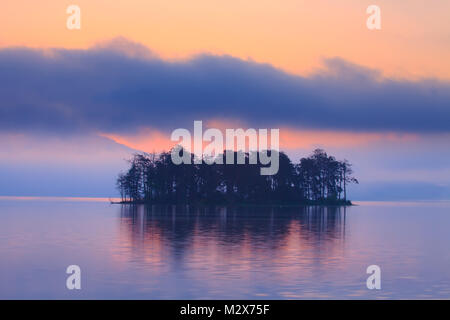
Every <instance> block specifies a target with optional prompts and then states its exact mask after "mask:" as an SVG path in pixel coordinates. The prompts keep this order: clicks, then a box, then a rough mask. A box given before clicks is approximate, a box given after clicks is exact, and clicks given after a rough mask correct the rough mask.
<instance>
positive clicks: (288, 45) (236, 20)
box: [0, 0, 450, 79]
mask: <svg viewBox="0 0 450 320" xmlns="http://www.w3.org/2000/svg"><path fill="white" fill-rule="evenodd" d="M281 3H282V4H281ZM70 4H77V5H79V6H80V8H81V30H72V31H70V30H68V29H67V28H66V19H67V17H68V14H66V8H67V6H68V5H70ZM371 4H377V5H379V6H380V7H381V16H382V30H379V31H370V30H368V29H367V28H366V19H367V17H368V15H367V14H366V12H365V11H366V8H367V6H368V5H371ZM449 12H450V1H445V0H428V1H425V0H409V1H394V0H376V1H363V0H340V1H334V0H315V1H306V0H284V1H282V2H280V1H273V0H258V1H250V0H249V1H237V0H228V1H224V0H195V1H185V0H170V1H167V0H126V1H125V0H115V1H111V0H70V1H66V0H40V1H34V0H15V1H8V2H3V3H2V5H1V9H0V46H1V47H7V46H31V47H65V48H87V47H90V46H92V45H94V44H95V43H97V42H99V41H105V40H108V39H111V38H114V37H117V36H124V37H126V38H129V39H131V40H133V41H137V42H140V43H143V44H144V45H146V46H148V47H150V48H151V49H152V50H154V51H156V52H157V53H158V54H160V55H161V56H163V57H165V58H185V57H188V56H190V55H192V54H195V53H199V52H205V51H206V52H212V53H217V54H224V53H226V54H231V55H233V56H237V57H241V58H245V59H246V58H250V59H253V60H255V61H258V62H267V63H271V64H273V65H274V66H276V67H280V68H282V69H284V70H287V71H289V72H293V73H298V74H305V73H308V72H310V71H312V70H313V69H315V68H317V67H319V66H320V61H321V59H322V58H324V57H334V56H339V57H342V58H344V59H347V60H350V61H352V62H355V63H358V64H362V65H365V66H369V67H373V68H378V69H381V70H383V72H384V73H385V74H386V75H388V76H396V77H407V78H415V77H423V76H427V77H439V78H444V79H450V19H448V14H449Z"/></svg>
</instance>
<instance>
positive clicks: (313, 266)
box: [0, 197, 450, 299]
mask: <svg viewBox="0 0 450 320" xmlns="http://www.w3.org/2000/svg"><path fill="white" fill-rule="evenodd" d="M449 209H450V203H449V202H416V203H396V202H360V203H358V205H357V206H353V207H347V208H339V207H328V208H323V207H308V208H305V207H265V206H262V207H245V208H229V207H228V208H226V207H187V206H143V205H140V206H130V205H111V204H109V203H108V201H107V199H83V198H78V199H68V198H65V199H56V198H51V199H45V198H5V197H3V198H0V257H1V259H0V298H2V299H17V298H18V299H30V298H31V299H37V298H44V299H56V298H62V299H79V298H87V299H97V298H98V299H117V298H125V299H128V298H129V299H254V298H255V299H302V298H314V299H323V298H332V299H338V298H344V299H361V298H369V299H385V298H395V299H404V298H444V299H448V298H450V250H449V248H448V246H449V244H450V232H449V230H450V210H449ZM72 264H76V265H79V266H80V268H81V270H82V289H81V290H68V289H67V288H66V278H67V276H68V275H67V274H66V273H65V271H66V268H67V266H69V265H72ZM373 264H376V265H379V266H380V267H381V272H382V288H381V290H368V289H367V287H366V279H367V277H368V275H367V274H366V268H367V267H368V266H369V265H373Z"/></svg>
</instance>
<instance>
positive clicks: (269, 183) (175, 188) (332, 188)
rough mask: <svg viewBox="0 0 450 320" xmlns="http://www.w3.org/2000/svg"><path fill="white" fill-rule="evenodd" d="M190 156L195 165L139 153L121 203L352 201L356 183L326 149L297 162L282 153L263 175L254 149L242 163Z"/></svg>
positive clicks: (123, 184) (124, 181)
mask: <svg viewBox="0 0 450 320" xmlns="http://www.w3.org/2000/svg"><path fill="white" fill-rule="evenodd" d="M182 152H187V151H186V150H183V151H182ZM268 152H276V151H268ZM238 153H243V152H241V151H239V152H234V157H235V160H236V159H237V158H238V156H239V155H238ZM256 153H257V152H256ZM189 155H190V157H191V159H192V161H191V163H192V164H183V163H182V164H179V165H176V164H174V163H173V162H172V159H171V152H163V153H161V154H158V155H157V154H146V153H139V154H135V155H134V156H133V158H132V159H131V160H129V163H130V167H129V169H128V171H127V172H124V173H120V174H119V176H118V178H117V188H118V190H119V192H120V195H121V198H122V202H131V203H171V204H199V203H200V204H201V203H210V204H211V203H212V204H233V203H236V204H239V203H254V204H350V202H349V201H348V200H347V186H348V184H350V183H358V180H357V179H356V178H354V177H353V176H352V174H353V170H352V165H351V164H350V163H349V162H348V161H347V160H344V161H338V160H336V159H335V157H333V156H329V155H328V154H327V153H326V152H325V151H324V150H322V149H316V150H314V151H313V153H312V154H311V155H310V156H309V157H306V158H301V159H300V161H299V162H298V163H292V161H291V160H290V159H289V157H288V156H287V155H286V154H285V153H283V152H279V170H278V173H277V174H275V175H271V176H264V175H261V174H260V168H261V167H262V166H263V165H261V164H260V161H259V159H258V162H257V164H249V161H248V159H249V157H251V156H252V154H251V153H244V157H245V159H246V161H245V163H244V164H236V163H237V162H236V161H234V164H217V163H212V164H210V163H205V162H204V161H202V162H201V163H199V164H195V163H196V162H195V161H194V158H195V155H194V154H189ZM253 156H256V157H258V156H259V154H258V153H257V154H256V155H253ZM219 157H225V156H224V155H219ZM223 163H225V160H224V161H223Z"/></svg>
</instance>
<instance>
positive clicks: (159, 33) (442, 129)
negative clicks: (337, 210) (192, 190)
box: [0, 0, 450, 200]
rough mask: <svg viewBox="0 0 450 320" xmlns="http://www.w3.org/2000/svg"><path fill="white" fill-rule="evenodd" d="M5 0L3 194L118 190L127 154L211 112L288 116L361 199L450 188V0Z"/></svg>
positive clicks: (220, 116)
mask: <svg viewBox="0 0 450 320" xmlns="http://www.w3.org/2000/svg"><path fill="white" fill-rule="evenodd" d="M71 4H76V5H78V6H79V7H80V9H81V28H80V29H79V30H69V29H67V27H66V20H67V18H68V17H69V14H67V13H66V9H67V7H68V6H69V5H71ZM371 4H376V5H378V6H379V7H380V9H381V30H369V29H368V28H367V27H366V20H367V18H368V16H369V15H368V14H367V13H366V8H367V7H368V6H369V5H371ZM1 7H2V8H1V10H0V97H1V100H0V101H1V103H0V177H1V179H0V195H14V196H82V197H85V196H92V197H95V196H98V197H108V196H116V195H117V191H116V190H115V178H116V177H117V174H118V172H120V171H121V170H125V169H126V167H127V162H126V159H128V158H129V157H130V156H131V155H132V154H133V153H134V152H136V151H145V152H160V151H162V150H167V149H168V148H170V146H171V145H172V142H171V141H170V133H171V132H172V131H173V130H174V129H177V128H187V129H189V130H193V121H194V120H202V121H203V122H204V123H205V126H206V127H214V128H220V129H224V128H239V127H243V128H250V127H251V128H279V129H280V147H281V149H282V150H284V151H285V152H286V153H287V154H288V155H289V156H290V157H291V159H292V160H293V161H294V162H297V161H298V159H300V157H304V156H307V155H308V154H309V153H310V152H311V151H312V150H313V149H314V148H317V147H320V148H324V149H325V150H326V151H327V152H328V153H329V154H332V155H335V156H336V157H337V158H338V159H344V158H345V159H348V160H350V162H352V163H353V164H354V170H355V175H356V177H357V178H358V179H359V181H360V184H359V185H358V186H354V187H352V189H351V193H350V197H351V198H354V199H357V200H427V199H450V161H449V160H448V159H449V158H450V20H449V19H448V12H450V2H447V1H442V0H440V1H437V0H431V1H418V0H409V1H393V0H391V1H385V0H378V1H375V2H372V1H360V0H358V1H356V0H355V1H353V0H342V1H331V0H329V1H325V0H318V1H298V0H296V1H294V0H286V1H283V2H282V3H280V2H275V1H266V0H262V1H222V0H209V1H203V0H198V1H195V2H186V1H176V0H173V1H139V0H128V1H120V0H117V1H103V0H95V1H92V0H91V1H84V0H77V1H55V0H54V1H49V0H42V1H39V2H36V1H25V0H17V1H13V2H8V3H3V4H2V5H1Z"/></svg>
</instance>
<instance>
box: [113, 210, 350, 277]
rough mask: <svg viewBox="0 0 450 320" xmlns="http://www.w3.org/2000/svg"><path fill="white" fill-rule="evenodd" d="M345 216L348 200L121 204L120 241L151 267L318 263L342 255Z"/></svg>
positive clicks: (131, 256) (281, 267) (285, 267)
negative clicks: (323, 203)
mask: <svg viewBox="0 0 450 320" xmlns="http://www.w3.org/2000/svg"><path fill="white" fill-rule="evenodd" d="M345 216H346V208H345V206H344V207H320V206H316V207H268V206H261V207H257V206H251V207H234V208H230V207H191V206H160V205H122V206H121V219H120V221H121V224H120V241H121V243H122V248H123V249H124V250H125V251H127V254H126V256H128V259H132V260H133V261H135V262H142V263H149V264H151V265H152V267H155V266H158V267H170V265H171V264H176V265H177V267H181V265H183V266H184V267H185V268H199V269H202V270H204V271H207V270H208V271H213V272H223V271H226V270H228V271H229V270H231V269H233V270H236V269H240V271H242V268H249V270H250V269H252V270H255V269H258V267H264V265H268V264H271V266H269V267H268V268H269V269H270V268H273V267H274V266H273V264H277V265H278V266H277V267H276V268H275V269H278V270H276V271H277V272H284V271H288V270H289V269H291V268H294V269H295V268H298V267H299V266H302V265H303V266H304V267H305V266H306V267H307V269H308V267H312V266H314V269H317V267H320V265H321V264H326V263H329V262H335V263H338V262H339V259H340V258H341V257H342V251H343V249H344V246H343V243H344V239H345ZM122 253H124V252H122ZM267 270H268V269H267ZM303 271H304V270H303ZM303 271H302V272H303Z"/></svg>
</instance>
